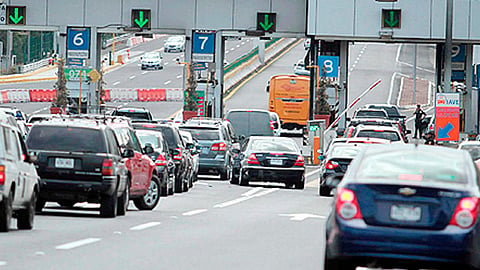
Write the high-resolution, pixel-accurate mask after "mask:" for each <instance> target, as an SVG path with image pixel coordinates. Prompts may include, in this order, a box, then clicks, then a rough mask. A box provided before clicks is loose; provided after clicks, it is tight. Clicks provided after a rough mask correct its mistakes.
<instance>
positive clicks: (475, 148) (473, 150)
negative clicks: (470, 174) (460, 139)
mask: <svg viewBox="0 0 480 270" xmlns="http://www.w3.org/2000/svg"><path fill="white" fill-rule="evenodd" d="M461 149H462V150H466V151H467V152H468V153H469V154H470V156H472V158H473V160H477V159H480V145H462V147H461Z"/></svg>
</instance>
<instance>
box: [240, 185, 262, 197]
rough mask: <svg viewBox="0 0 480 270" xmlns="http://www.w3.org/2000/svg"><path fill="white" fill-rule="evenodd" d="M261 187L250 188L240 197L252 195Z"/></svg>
mask: <svg viewBox="0 0 480 270" xmlns="http://www.w3.org/2000/svg"><path fill="white" fill-rule="evenodd" d="M262 189H263V188H262V187H256V188H254V189H251V190H249V191H247V192H245V193H243V194H242V197H249V196H252V195H253V194H255V193H257V192H259V191H260V190H262Z"/></svg>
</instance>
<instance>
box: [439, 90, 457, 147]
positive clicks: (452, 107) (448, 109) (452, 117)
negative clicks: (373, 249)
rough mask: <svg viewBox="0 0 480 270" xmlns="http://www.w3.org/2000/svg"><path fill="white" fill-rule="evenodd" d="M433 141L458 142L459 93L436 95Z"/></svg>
mask: <svg viewBox="0 0 480 270" xmlns="http://www.w3.org/2000/svg"><path fill="white" fill-rule="evenodd" d="M435 140H436V141H437V142H457V141H459V140H460V93H437V94H436V97H435Z"/></svg>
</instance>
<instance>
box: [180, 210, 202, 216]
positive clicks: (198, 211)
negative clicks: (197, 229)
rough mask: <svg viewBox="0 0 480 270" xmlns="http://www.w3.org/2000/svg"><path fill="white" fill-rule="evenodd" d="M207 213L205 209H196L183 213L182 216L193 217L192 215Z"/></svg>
mask: <svg viewBox="0 0 480 270" xmlns="http://www.w3.org/2000/svg"><path fill="white" fill-rule="evenodd" d="M207 211H208V210H207V209H197V210H192V211H189V212H185V213H183V214H182V215H184V216H193V215H197V214H201V213H204V212H207Z"/></svg>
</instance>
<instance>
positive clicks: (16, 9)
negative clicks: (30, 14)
mask: <svg viewBox="0 0 480 270" xmlns="http://www.w3.org/2000/svg"><path fill="white" fill-rule="evenodd" d="M22 19H23V16H18V8H15V17H13V16H12V15H10V20H11V21H12V22H13V23H14V24H18V23H19V22H20V21H21V20H22Z"/></svg>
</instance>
